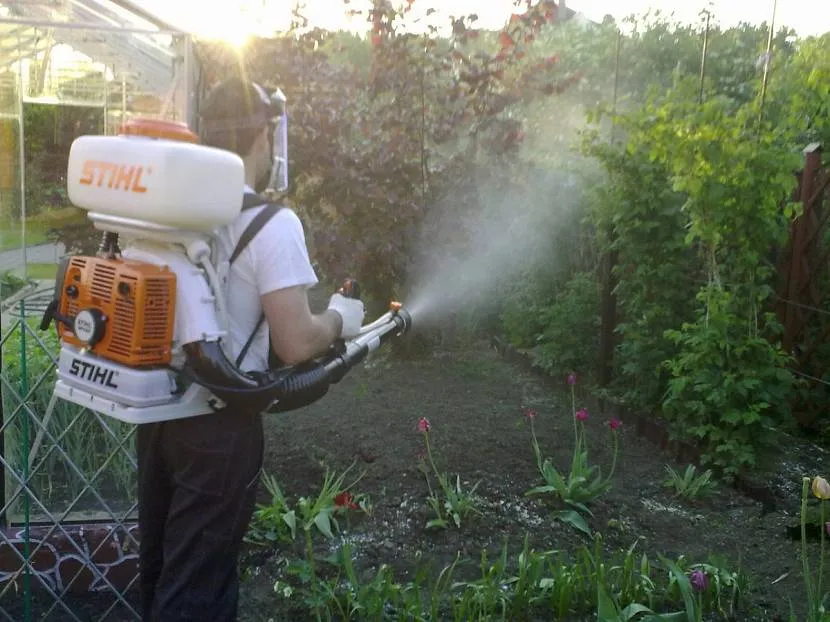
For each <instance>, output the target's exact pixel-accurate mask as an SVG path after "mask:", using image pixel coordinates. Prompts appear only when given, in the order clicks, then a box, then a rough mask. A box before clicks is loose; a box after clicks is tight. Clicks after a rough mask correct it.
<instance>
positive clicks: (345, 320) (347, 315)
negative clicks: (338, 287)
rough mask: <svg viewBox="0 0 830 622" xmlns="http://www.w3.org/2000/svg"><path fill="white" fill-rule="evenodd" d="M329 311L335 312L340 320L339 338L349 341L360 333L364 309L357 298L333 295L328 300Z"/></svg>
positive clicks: (364, 313)
mask: <svg viewBox="0 0 830 622" xmlns="http://www.w3.org/2000/svg"><path fill="white" fill-rule="evenodd" d="M328 308H329V310H330V311H335V312H336V313H337V314H338V315H340V317H341V318H342V323H341V324H342V325H341V327H340V336H341V337H342V338H343V339H351V338H352V337H356V336H357V335H358V334H359V333H360V327H361V326H363V318H364V317H365V315H366V309H365V307H364V306H363V302H362V301H360V300H359V299H357V298H346V297H345V296H343V295H342V294H334V295H333V296H332V297H331V299H329V307H328Z"/></svg>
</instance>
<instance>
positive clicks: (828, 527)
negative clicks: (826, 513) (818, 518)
mask: <svg viewBox="0 0 830 622" xmlns="http://www.w3.org/2000/svg"><path fill="white" fill-rule="evenodd" d="M824 531H826V532H827V536H828V537H830V521H827V522H826V523H824Z"/></svg>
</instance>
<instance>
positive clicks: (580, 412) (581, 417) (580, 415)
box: [576, 408, 588, 421]
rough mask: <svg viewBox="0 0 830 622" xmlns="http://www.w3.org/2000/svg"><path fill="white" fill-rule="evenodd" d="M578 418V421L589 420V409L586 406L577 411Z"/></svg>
mask: <svg viewBox="0 0 830 622" xmlns="http://www.w3.org/2000/svg"><path fill="white" fill-rule="evenodd" d="M576 420H577V421H588V411H587V410H585V409H584V408H580V409H579V410H577V411H576Z"/></svg>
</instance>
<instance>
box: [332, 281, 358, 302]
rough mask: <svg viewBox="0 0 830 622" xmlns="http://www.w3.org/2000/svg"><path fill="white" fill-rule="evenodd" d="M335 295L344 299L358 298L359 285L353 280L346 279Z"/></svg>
mask: <svg viewBox="0 0 830 622" xmlns="http://www.w3.org/2000/svg"><path fill="white" fill-rule="evenodd" d="M337 293H338V294H340V295H342V296H345V297H346V298H360V285H359V284H358V282H357V281H356V280H355V279H346V280H345V281H343V285H341V286H340V289H338V290H337Z"/></svg>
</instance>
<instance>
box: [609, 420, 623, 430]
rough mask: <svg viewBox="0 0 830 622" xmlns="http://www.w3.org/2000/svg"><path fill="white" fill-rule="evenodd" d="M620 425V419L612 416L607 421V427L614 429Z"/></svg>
mask: <svg viewBox="0 0 830 622" xmlns="http://www.w3.org/2000/svg"><path fill="white" fill-rule="evenodd" d="M621 425H622V421H620V420H619V419H617V418H616V417H614V418H613V419H611V421H609V422H608V427H609V428H611V429H612V430H616V429H617V428H618V427H620V426H621Z"/></svg>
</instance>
